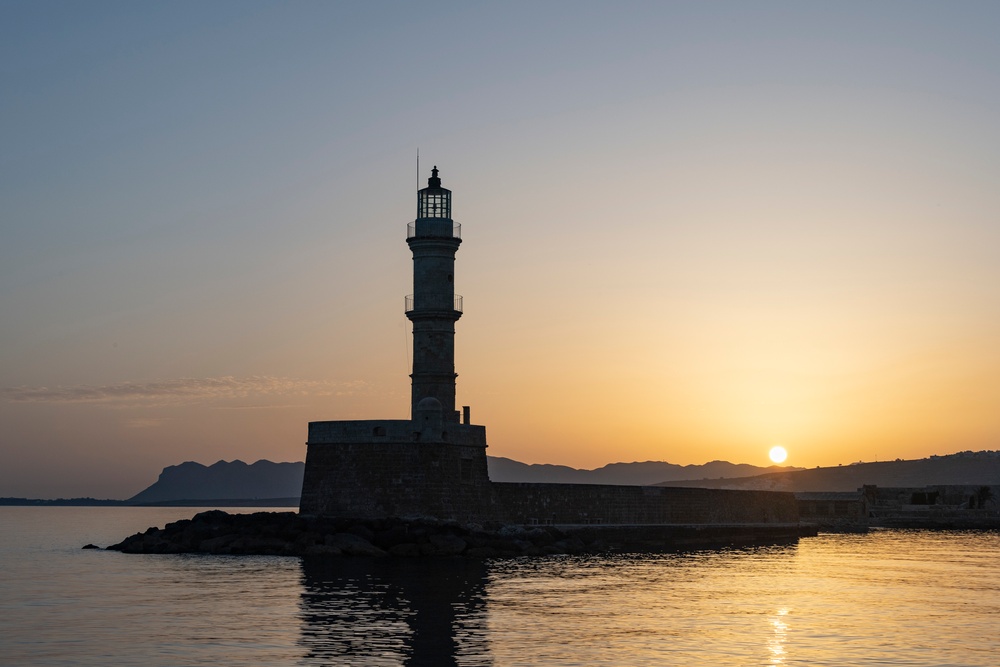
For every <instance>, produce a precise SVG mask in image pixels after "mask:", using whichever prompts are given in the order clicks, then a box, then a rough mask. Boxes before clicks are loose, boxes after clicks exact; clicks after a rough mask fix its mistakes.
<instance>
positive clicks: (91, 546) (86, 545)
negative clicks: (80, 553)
mask: <svg viewBox="0 0 1000 667" xmlns="http://www.w3.org/2000/svg"><path fill="white" fill-rule="evenodd" d="M83 548H84V549H100V548H101V547H99V546H97V545H96V544H84V545H83Z"/></svg>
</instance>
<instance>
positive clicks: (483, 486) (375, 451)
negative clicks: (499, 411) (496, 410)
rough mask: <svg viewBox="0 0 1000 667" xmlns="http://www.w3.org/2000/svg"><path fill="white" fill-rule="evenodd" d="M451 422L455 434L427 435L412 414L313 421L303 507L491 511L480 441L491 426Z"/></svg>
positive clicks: (445, 514)
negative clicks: (430, 438)
mask: <svg viewBox="0 0 1000 667" xmlns="http://www.w3.org/2000/svg"><path fill="white" fill-rule="evenodd" d="M446 428H447V429H448V431H447V432H446V437H447V438H448V440H449V442H440V435H441V434H440V433H438V434H437V435H438V438H435V440H438V441H436V442H434V441H432V442H426V441H425V440H426V437H425V438H424V441H421V440H420V438H419V436H418V434H419V433H420V432H418V431H414V427H413V423H412V422H411V421H410V420H378V421H363V422H314V423H312V424H310V436H309V443H308V448H307V450H306V465H305V476H304V479H303V481H302V499H301V501H300V504H299V511H300V513H301V514H303V515H306V516H330V517H351V518H357V519H377V518H387V517H420V516H433V517H436V518H439V519H447V520H455V521H462V522H474V521H478V520H480V517H481V516H482V515H483V513H484V512H488V511H489V507H488V506H489V474H488V472H487V469H486V451H485V444H476V443H485V440H486V436H485V429H484V428H483V427H481V426H465V425H459V424H448V425H447V426H446ZM421 435H422V434H421ZM414 438H416V441H415V440H414ZM453 441H455V442H453Z"/></svg>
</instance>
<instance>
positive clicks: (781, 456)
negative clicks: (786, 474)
mask: <svg viewBox="0 0 1000 667" xmlns="http://www.w3.org/2000/svg"><path fill="white" fill-rule="evenodd" d="M767 455H768V456H770V457H771V460H772V461H774V462H775V463H784V462H785V459H787V458H788V452H787V451H786V450H785V448H784V447H781V446H780V445H778V446H775V447H771V451H770V452H768V453H767Z"/></svg>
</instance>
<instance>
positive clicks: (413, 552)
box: [389, 542, 420, 558]
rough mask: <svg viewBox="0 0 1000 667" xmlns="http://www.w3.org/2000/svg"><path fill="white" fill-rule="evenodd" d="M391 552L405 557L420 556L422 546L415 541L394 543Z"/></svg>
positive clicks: (393, 554) (390, 548)
mask: <svg viewBox="0 0 1000 667" xmlns="http://www.w3.org/2000/svg"><path fill="white" fill-rule="evenodd" d="M389 554H390V555H392V556H401V557H403V558H410V557H413V556H419V555H420V546H419V545H417V544H414V543H413V542H403V543H401V544H394V545H392V546H391V547H389Z"/></svg>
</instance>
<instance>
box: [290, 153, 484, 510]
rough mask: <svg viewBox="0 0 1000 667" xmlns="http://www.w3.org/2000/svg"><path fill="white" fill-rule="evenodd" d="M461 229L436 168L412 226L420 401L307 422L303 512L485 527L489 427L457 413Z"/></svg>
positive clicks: (410, 303) (410, 306)
mask: <svg viewBox="0 0 1000 667" xmlns="http://www.w3.org/2000/svg"><path fill="white" fill-rule="evenodd" d="M460 229H461V227H460V226H459V225H458V224H457V223H455V222H454V221H453V220H452V219H451V191H450V190H447V189H445V188H443V187H441V178H440V177H439V176H438V170H437V167H435V168H434V170H433V171H432V172H431V177H430V179H429V180H428V181H427V187H426V188H423V189H422V190H420V191H419V192H417V218H416V220H414V221H413V222H411V223H410V224H409V225H408V227H407V234H406V237H407V238H406V242H407V243H408V244H409V246H410V250H411V251H412V252H413V294H410V295H409V296H407V297H406V316H407V317H409V318H410V320H411V321H412V322H413V373H412V374H411V375H410V381H411V387H412V401H411V405H410V415H409V419H363V420H350V421H341V420H336V421H314V422H309V439H308V441H307V442H306V447H307V449H306V466H305V473H304V477H303V480H302V498H301V500H300V501H299V511H300V512H301V513H302V514H304V515H307V516H308V515H311V516H328V517H349V518H357V519H375V518H384V517H413V516H417V517H436V518H438V519H445V520H450V521H482V520H484V519H486V518H489V517H490V516H491V514H490V513H491V512H492V511H493V510H492V509H491V508H492V503H493V487H492V485H491V484H490V478H489V469H488V467H487V464H486V427H485V426H476V425H473V424H471V423H470V421H469V415H468V412H467V413H466V415H465V419H464V422H465V423H461V421H462V420H460V419H459V415H458V412H456V411H455V377H456V375H455V322H456V321H457V320H458V318H460V317H461V316H462V297H460V296H457V295H456V294H455V253H456V252H457V251H458V246H459V245H461V243H462V239H461V233H460Z"/></svg>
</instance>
